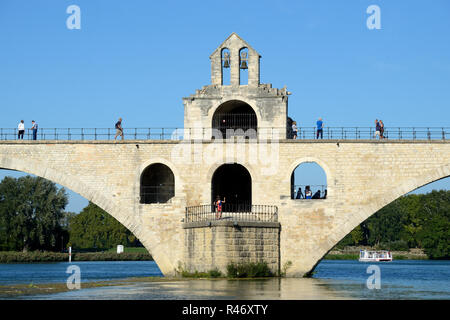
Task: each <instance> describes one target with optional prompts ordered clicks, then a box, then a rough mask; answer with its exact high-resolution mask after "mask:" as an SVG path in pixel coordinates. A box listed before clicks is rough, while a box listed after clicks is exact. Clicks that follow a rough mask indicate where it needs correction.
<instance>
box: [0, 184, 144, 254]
mask: <svg viewBox="0 0 450 320" xmlns="http://www.w3.org/2000/svg"><path fill="white" fill-rule="evenodd" d="M67 204H68V195H67V193H66V191H65V189H64V188H60V189H59V188H58V187H57V186H56V184H55V183H53V182H51V181H48V180H46V179H43V178H40V177H32V176H24V177H20V178H12V177H5V178H4V179H3V180H2V181H1V182H0V251H24V252H26V251H34V250H42V251H44V250H45V251H64V250H66V248H67V247H68V246H72V247H74V249H75V250H98V251H102V250H107V249H110V248H113V247H115V246H116V245H118V244H122V245H124V246H127V247H133V246H141V244H140V243H139V241H138V239H137V238H136V237H135V236H134V235H133V234H132V233H131V232H130V231H129V230H128V229H126V228H125V227H124V226H123V225H122V224H121V223H120V222H118V221H117V220H116V219H114V218H113V217H112V216H111V215H109V214H108V213H107V212H106V211H104V210H102V209H101V208H99V207H98V206H96V205H95V204H93V203H89V204H88V205H87V206H86V207H85V208H84V209H83V210H82V211H81V212H80V213H79V214H75V213H73V212H66V211H65V207H66V205H67Z"/></svg>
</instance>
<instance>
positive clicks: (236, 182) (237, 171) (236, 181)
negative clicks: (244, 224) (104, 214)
mask: <svg viewBox="0 0 450 320" xmlns="http://www.w3.org/2000/svg"><path fill="white" fill-rule="evenodd" d="M217 196H219V197H220V198H221V199H222V200H223V199H224V198H225V199H226V200H225V204H224V211H226V210H227V208H233V211H239V210H248V208H249V207H251V204H252V178H251V176H250V173H249V172H248V170H247V169H246V168H245V167H244V166H242V165H240V164H236V163H235V164H224V165H222V166H220V167H219V168H218V169H217V170H216V171H215V172H214V175H213V177H212V181H211V203H213V202H214V201H215V200H216V198H217Z"/></svg>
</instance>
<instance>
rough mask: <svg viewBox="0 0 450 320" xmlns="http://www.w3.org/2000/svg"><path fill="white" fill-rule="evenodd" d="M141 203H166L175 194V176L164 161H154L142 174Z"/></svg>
mask: <svg viewBox="0 0 450 320" xmlns="http://www.w3.org/2000/svg"><path fill="white" fill-rule="evenodd" d="M140 194H141V203H166V202H167V201H169V200H170V199H171V198H172V197H174V196H175V177H174V175H173V172H172V170H170V168H169V167H168V166H166V165H164V164H162V163H154V164H152V165H150V166H148V167H147V168H145V170H144V172H142V175H141V193H140Z"/></svg>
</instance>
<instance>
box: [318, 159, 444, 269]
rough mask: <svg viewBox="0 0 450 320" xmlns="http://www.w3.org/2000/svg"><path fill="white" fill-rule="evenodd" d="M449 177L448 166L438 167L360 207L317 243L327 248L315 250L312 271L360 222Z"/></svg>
mask: <svg viewBox="0 0 450 320" xmlns="http://www.w3.org/2000/svg"><path fill="white" fill-rule="evenodd" d="M447 177H450V165H444V166H440V167H438V168H434V169H430V170H427V171H425V172H423V173H422V174H420V176H417V177H414V178H410V179H408V180H406V181H405V182H403V183H401V184H399V185H398V186H396V187H394V188H392V189H389V190H387V191H385V192H383V193H382V194H380V195H377V196H376V198H374V199H373V200H372V201H371V202H369V203H367V204H366V205H364V206H361V207H360V208H359V210H358V212H352V213H349V215H348V219H346V220H345V221H343V222H342V223H341V224H340V225H338V226H337V227H336V228H335V229H334V230H335V232H333V233H332V234H330V235H329V237H327V239H326V240H325V242H321V243H318V247H320V248H323V247H327V248H328V249H327V250H326V251H320V250H317V251H316V252H315V253H314V255H315V257H312V258H313V260H314V261H316V263H315V264H314V266H312V269H311V271H312V270H314V268H315V267H316V266H317V264H319V262H320V261H321V260H322V259H323V257H324V256H325V255H326V254H327V253H328V252H329V251H330V250H331V249H332V248H333V247H334V246H335V245H336V244H337V243H338V242H339V241H341V240H342V239H343V238H344V237H345V236H346V235H347V234H349V233H350V232H351V231H352V230H353V229H354V228H356V227H357V226H358V225H360V224H361V223H362V222H364V221H365V220H367V219H368V218H370V217H371V216H372V215H373V214H375V213H376V212H378V211H379V210H380V209H382V208H383V207H385V206H386V205H388V204H390V203H391V202H393V201H395V200H396V199H398V198H400V197H402V196H404V195H405V194H408V193H410V192H411V191H414V190H416V189H418V188H421V187H423V186H425V185H427V184H430V183H433V182H435V181H438V180H441V179H445V178H447Z"/></svg>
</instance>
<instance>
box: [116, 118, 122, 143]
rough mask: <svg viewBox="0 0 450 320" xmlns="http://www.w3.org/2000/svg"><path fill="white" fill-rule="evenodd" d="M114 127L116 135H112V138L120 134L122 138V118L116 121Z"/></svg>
mask: <svg viewBox="0 0 450 320" xmlns="http://www.w3.org/2000/svg"><path fill="white" fill-rule="evenodd" d="M115 127H116V135H115V136H114V140H116V138H117V137H118V136H121V137H122V140H123V128H122V118H119V121H117V122H116V126H115Z"/></svg>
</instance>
